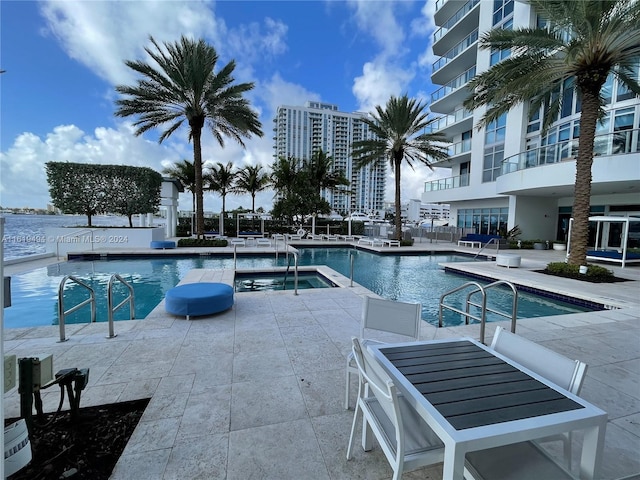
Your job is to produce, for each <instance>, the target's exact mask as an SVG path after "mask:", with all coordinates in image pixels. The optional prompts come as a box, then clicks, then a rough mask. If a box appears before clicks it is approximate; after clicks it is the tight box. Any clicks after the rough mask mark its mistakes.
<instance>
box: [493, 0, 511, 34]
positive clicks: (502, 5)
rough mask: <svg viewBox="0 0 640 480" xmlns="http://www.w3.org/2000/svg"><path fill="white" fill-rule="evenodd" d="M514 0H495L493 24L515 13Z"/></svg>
mask: <svg viewBox="0 0 640 480" xmlns="http://www.w3.org/2000/svg"><path fill="white" fill-rule="evenodd" d="M513 1H514V0H493V26H494V27H495V26H496V25H498V24H499V23H500V22H502V21H503V20H504V19H505V18H507V17H508V16H509V15H512V14H513Z"/></svg>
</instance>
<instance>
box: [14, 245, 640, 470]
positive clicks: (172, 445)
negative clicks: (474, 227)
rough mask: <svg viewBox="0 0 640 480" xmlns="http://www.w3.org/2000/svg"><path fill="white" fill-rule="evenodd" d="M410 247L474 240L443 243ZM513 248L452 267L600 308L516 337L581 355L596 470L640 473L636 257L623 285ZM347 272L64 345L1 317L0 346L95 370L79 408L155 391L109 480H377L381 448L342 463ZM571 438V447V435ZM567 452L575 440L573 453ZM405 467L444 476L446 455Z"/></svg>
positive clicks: (206, 273)
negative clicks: (600, 451)
mask: <svg viewBox="0 0 640 480" xmlns="http://www.w3.org/2000/svg"><path fill="white" fill-rule="evenodd" d="M382 248H386V249H387V250H389V247H382ZM375 249H376V248H374V250H375ZM406 249H407V248H406V247H399V248H398V247H395V248H393V251H394V252H396V253H397V252H401V251H403V250H406ZM410 249H411V250H416V249H422V250H427V251H437V250H446V251H454V250H457V251H461V252H474V253H475V251H477V249H472V248H469V247H458V246H456V245H454V244H449V243H438V244H428V243H418V244H416V245H415V246H414V247H411V248H410ZM487 253H491V252H487ZM518 254H520V255H521V256H522V264H521V267H520V268H509V269H506V268H504V267H498V266H496V264H495V262H484V263H478V262H476V263H463V264H460V263H457V264H456V266H457V267H458V268H463V269H465V270H466V271H468V272H471V273H476V274H482V275H487V276H493V277H494V278H500V279H505V280H510V281H514V282H517V283H520V284H523V285H529V286H535V287H537V288H543V289H547V290H551V291H554V292H558V293H564V294H567V295H572V296H575V297H580V298H586V299H590V300H595V301H599V302H602V303H604V304H606V305H609V306H610V307H611V309H610V310H603V311H600V312H588V313H578V314H571V315H562V316H553V317H541V318H535V319H522V320H518V324H517V333H518V334H520V335H523V336H524V337H526V338H529V339H531V340H534V341H536V342H539V343H541V344H543V345H545V346H547V347H549V348H551V349H553V350H555V351H557V352H559V353H561V354H564V355H567V356H569V357H571V358H577V359H580V360H582V361H584V362H586V363H587V364H588V365H589V368H588V370H587V377H586V380H585V382H584V387H583V390H582V393H581V396H583V397H584V398H585V399H586V400H588V401H590V402H591V403H593V404H595V405H597V406H598V407H600V408H602V409H603V410H605V411H606V412H608V414H609V422H608V425H607V433H606V442H605V451H604V461H603V466H602V471H601V478H602V479H605V480H614V479H621V478H635V475H638V478H640V458H639V454H638V452H640V288H639V287H640V267H638V266H636V267H633V266H631V267H627V268H625V269H621V268H619V267H615V266H612V265H609V264H603V265H605V266H607V268H610V269H612V270H614V272H615V274H616V276H620V277H625V278H627V279H629V280H630V281H628V282H623V283H614V284H604V285H603V284H585V283H584V282H576V281H571V280H566V279H561V278H556V277H548V276H541V274H539V273H535V272H534V270H537V269H540V268H543V267H544V266H545V265H546V264H547V263H548V262H549V261H561V260H562V259H563V258H564V252H555V251H534V250H526V251H525V250H523V251H519V252H518ZM11 268H12V269H13V271H15V270H16V269H17V268H19V267H18V266H15V265H14V266H12V267H11ZM22 268H24V266H23V267H22ZM32 268H34V267H32ZM6 270H7V267H5V274H7V271H6ZM232 278H233V272H230V271H211V270H193V271H191V272H189V274H188V275H187V276H186V277H185V278H184V279H183V280H182V282H183V283H186V282H199V281H210V282H211V281H213V282H224V283H229V284H231V283H232ZM342 282H343V284H344V285H345V287H344V288H332V289H316V290H300V291H299V294H298V295H294V294H293V292H290V291H286V292H244V293H237V294H236V298H235V305H234V306H233V308H232V309H231V310H228V311H226V312H223V313H220V314H216V315H211V316H207V317H198V318H196V319H192V320H190V321H187V320H185V319H184V318H180V317H175V316H172V315H169V314H166V313H165V312H164V306H163V304H162V303H161V304H160V305H158V307H157V308H156V309H155V310H154V311H153V312H152V313H151V314H150V315H149V316H148V317H147V318H146V319H144V320H135V321H123V322H116V324H115V331H116V334H117V337H115V338H111V339H107V338H105V336H106V333H107V325H106V324H104V323H99V324H89V325H68V326H67V336H68V338H69V340H68V341H66V342H63V343H58V342H57V340H58V327H57V326H51V327H38V328H25V329H8V330H6V331H5V332H4V348H5V354H7V353H13V354H16V355H17V356H18V357H19V358H20V357H24V356H32V355H35V354H42V353H51V354H53V359H54V372H55V371H58V370H60V369H62V368H68V367H77V368H87V367H88V368H90V380H89V385H88V387H87V388H86V390H85V391H84V392H83V395H82V402H81V407H82V406H90V405H99V404H107V403H113V402H120V401H127V400H133V399H139V398H151V400H150V403H149V405H148V407H147V409H146V411H145V413H144V415H143V417H142V419H141V421H140V423H139V424H138V426H137V428H136V430H135V432H134V434H133V436H132V437H131V439H130V441H129V443H128V445H127V447H126V449H125V451H124V453H123V455H122V456H121V458H120V460H119V462H118V464H117V465H116V467H115V469H114V471H113V473H112V476H111V478H112V479H113V480H120V479H123V480H124V479H127V480H128V479H137V480H146V479H149V480H152V479H153V480H156V479H180V480H184V479H207V480H213V479H229V480H235V479H238V480H245V479H318V480H321V479H386V478H390V477H391V469H390V468H389V466H388V464H387V462H386V459H385V457H384V454H383V453H382V452H381V451H380V449H379V448H377V447H376V448H374V450H373V451H372V452H363V451H362V450H361V449H360V448H359V447H358V448H356V449H355V456H354V458H353V459H352V460H350V461H347V460H346V447H347V442H348V438H349V431H350V428H351V421H352V418H353V410H352V409H351V410H345V409H344V408H343V405H342V402H343V397H344V382H345V365H346V363H345V362H346V357H347V354H348V352H349V349H350V339H351V337H352V336H357V335H358V334H359V321H360V313H361V303H362V300H361V299H362V296H363V295H366V294H368V293H369V292H368V290H366V289H365V288H363V287H361V286H359V285H357V284H356V285H354V286H353V287H349V286H348V284H349V283H348V279H344V278H343V279H342ZM433 301H434V302H437V301H438V299H437V298H435V299H433ZM498 324H502V325H504V326H505V328H509V326H508V322H500V323H489V324H487V334H486V342H487V343H489V342H490V339H491V337H492V335H493V330H494V328H495V326H496V325H498ZM478 335H479V326H478V325H470V326H462V327H450V328H440V329H438V328H436V327H433V326H431V325H430V324H427V323H426V322H425V323H424V325H423V326H422V331H421V338H422V339H432V338H445V337H463V336H470V337H473V338H478ZM355 383H356V382H355V381H354V382H353V385H352V389H353V391H352V395H351V398H352V403H353V399H355V397H356V392H355V388H356V385H355ZM58 400H59V394H58V392H57V391H55V392H51V393H48V392H47V393H45V394H44V395H43V401H44V408H45V411H53V410H55V409H56V408H57V402H58ZM4 401H5V411H4V415H5V418H9V417H17V416H19V401H18V395H17V392H16V391H15V390H13V391H11V392H9V393H8V394H7V395H5V400H4ZM65 408H68V407H67V405H66V404H65ZM574 438H575V440H574V441H575V442H576V447H578V446H579V444H580V442H581V439H580V435H579V434H577V435H574ZM556 453H557V454H560V449H558V452H556ZM578 455H579V448H574V457H575V461H574V465H577V464H578V463H579V462H578V459H579V457H578ZM403 478H404V479H414V478H415V479H417V478H420V479H439V478H442V466H441V465H435V466H433V467H429V468H425V469H421V470H418V471H415V472H410V473H406V474H405V475H404V476H403Z"/></svg>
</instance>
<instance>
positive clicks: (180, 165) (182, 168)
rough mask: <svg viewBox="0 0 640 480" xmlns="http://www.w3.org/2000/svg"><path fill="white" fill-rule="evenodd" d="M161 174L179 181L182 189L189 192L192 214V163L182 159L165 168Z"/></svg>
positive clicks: (194, 198) (193, 178)
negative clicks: (182, 186)
mask: <svg viewBox="0 0 640 480" xmlns="http://www.w3.org/2000/svg"><path fill="white" fill-rule="evenodd" d="M162 173H163V174H165V175H167V176H169V177H171V178H175V179H176V180H179V181H180V183H182V185H184V188H186V189H187V190H189V191H190V192H191V206H192V209H191V211H192V212H195V211H196V169H195V168H194V166H193V162H190V161H189V160H187V159H183V160H181V161H180V162H177V163H176V164H175V165H173V166H172V167H167V168H165V169H164V170H162Z"/></svg>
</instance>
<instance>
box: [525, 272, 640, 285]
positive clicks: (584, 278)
mask: <svg viewBox="0 0 640 480" xmlns="http://www.w3.org/2000/svg"><path fill="white" fill-rule="evenodd" d="M535 272H536V273H544V274H545V275H551V276H552V277H561V278H570V279H572V280H578V281H580V282H588V283H618V282H629V281H630V280H629V279H627V278H620V277H613V276H611V277H606V278H602V277H599V278H594V277H590V276H588V275H580V274H577V275H575V276H567V275H558V274H556V273H551V272H548V271H547V270H535Z"/></svg>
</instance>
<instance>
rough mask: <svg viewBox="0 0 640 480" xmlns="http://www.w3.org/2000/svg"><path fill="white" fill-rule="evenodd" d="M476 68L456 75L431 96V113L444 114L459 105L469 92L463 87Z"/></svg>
mask: <svg viewBox="0 0 640 480" xmlns="http://www.w3.org/2000/svg"><path fill="white" fill-rule="evenodd" d="M475 75H476V67H475V65H474V66H473V67H471V68H470V69H469V70H467V71H466V72H464V73H462V74H461V75H458V76H457V77H456V78H454V79H453V80H451V81H450V82H448V83H447V84H446V85H443V86H442V87H440V88H439V89H438V90H436V91H435V92H433V93H432V94H431V106H430V108H431V111H432V112H439V113H446V112H450V111H452V110H453V109H454V107H455V106H456V105H460V104H461V103H462V102H463V101H464V100H465V98H466V97H467V95H468V94H469V92H468V91H467V90H465V89H464V88H462V87H464V86H465V85H466V84H467V83H469V81H470V80H471V79H472V78H473V77H475Z"/></svg>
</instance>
